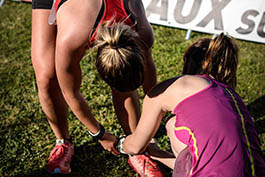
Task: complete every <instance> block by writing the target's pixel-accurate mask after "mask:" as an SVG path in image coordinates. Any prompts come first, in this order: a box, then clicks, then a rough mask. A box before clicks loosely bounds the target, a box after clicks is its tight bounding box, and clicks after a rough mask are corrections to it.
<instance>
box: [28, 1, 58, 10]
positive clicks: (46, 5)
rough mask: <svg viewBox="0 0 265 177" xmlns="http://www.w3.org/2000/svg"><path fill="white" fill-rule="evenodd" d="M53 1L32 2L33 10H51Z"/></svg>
mask: <svg viewBox="0 0 265 177" xmlns="http://www.w3.org/2000/svg"><path fill="white" fill-rule="evenodd" d="M52 3H53V0H32V9H51V8H52Z"/></svg>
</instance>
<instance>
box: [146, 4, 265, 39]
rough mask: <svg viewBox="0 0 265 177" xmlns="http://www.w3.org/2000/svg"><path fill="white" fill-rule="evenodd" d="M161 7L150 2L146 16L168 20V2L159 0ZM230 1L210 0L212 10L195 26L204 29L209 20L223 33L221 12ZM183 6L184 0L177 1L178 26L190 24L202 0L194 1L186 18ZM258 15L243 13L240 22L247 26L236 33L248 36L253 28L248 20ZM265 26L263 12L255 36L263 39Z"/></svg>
mask: <svg viewBox="0 0 265 177" xmlns="http://www.w3.org/2000/svg"><path fill="white" fill-rule="evenodd" d="M161 1H162V2H161V4H162V7H161V6H160V7H159V6H158V3H159V2H160V0H152V1H151V2H150V4H149V5H148V6H147V8H146V13H147V16H149V15H150V14H159V15H160V20H163V21H167V19H168V16H167V14H168V12H167V11H168V1H169V0H161ZM231 1H232V0H211V2H212V10H211V11H210V12H209V13H208V14H207V15H206V16H205V17H204V18H203V19H202V20H201V21H200V22H199V23H198V24H197V25H196V26H199V27H205V26H206V25H207V24H208V23H209V22H210V21H211V20H214V26H215V30H220V31H223V29H224V27H223V19H222V10H223V9H224V8H225V7H226V6H227V5H228V4H229V3H230V2H231ZM184 4H185V0H177V4H176V7H175V10H174V19H175V21H176V22H177V23H179V24H187V23H189V22H191V21H192V20H193V19H194V18H195V17H196V16H197V14H198V12H199V10H200V7H201V4H202V0H194V1H193V5H192V9H191V11H190V13H189V14H188V15H186V16H183V15H182V14H181V12H182V10H183V7H184ZM258 15H260V14H259V12H258V11H256V10H254V9H249V10H247V11H245V12H244V13H243V14H242V16H241V21H242V23H243V24H245V25H246V26H247V28H242V27H238V28H237V29H236V31H237V32H238V33H239V34H243V35H244V34H249V33H251V32H252V31H253V30H254V28H255V22H254V21H253V20H251V19H250V17H257V16H258ZM264 26H265V12H263V15H262V18H261V21H260V23H259V24H258V28H257V34H258V35H259V36H260V37H262V38H265V32H264V31H263V30H264Z"/></svg>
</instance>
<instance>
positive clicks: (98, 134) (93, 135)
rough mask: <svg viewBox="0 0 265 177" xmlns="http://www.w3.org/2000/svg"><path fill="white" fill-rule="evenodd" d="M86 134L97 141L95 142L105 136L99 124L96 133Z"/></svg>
mask: <svg viewBox="0 0 265 177" xmlns="http://www.w3.org/2000/svg"><path fill="white" fill-rule="evenodd" d="M88 133H89V134H90V135H91V136H92V137H93V138H95V139H97V140H101V139H102V137H103V136H104V134H105V129H104V127H103V126H102V125H101V124H99V131H98V132H97V133H92V132H91V131H88Z"/></svg>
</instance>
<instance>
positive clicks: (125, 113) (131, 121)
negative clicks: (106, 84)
mask: <svg viewBox="0 0 265 177" xmlns="http://www.w3.org/2000/svg"><path fill="white" fill-rule="evenodd" d="M112 99H113V104H114V108H115V112H116V115H117V117H118V119H119V121H120V124H121V126H122V128H123V131H124V133H125V134H126V135H129V134H131V133H132V132H133V131H134V130H135V129H136V125H137V123H138V120H139V117H140V106H139V97H138V94H137V91H133V92H126V93H122V92H118V91H115V90H113V91H112Z"/></svg>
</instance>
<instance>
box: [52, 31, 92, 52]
mask: <svg viewBox="0 0 265 177" xmlns="http://www.w3.org/2000/svg"><path fill="white" fill-rule="evenodd" d="M87 46H88V38H87V39H83V38H81V37H79V35H78V34H76V33H71V32H70V33H68V34H67V35H59V36H58V37H57V40H56V48H57V49H56V50H57V51H58V50H59V51H63V52H75V53H80V52H81V51H83V50H84V49H86V48H87Z"/></svg>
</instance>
